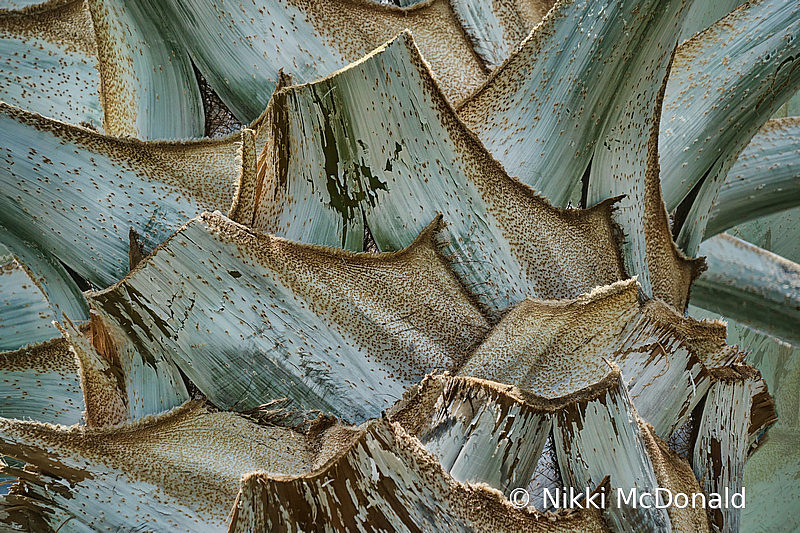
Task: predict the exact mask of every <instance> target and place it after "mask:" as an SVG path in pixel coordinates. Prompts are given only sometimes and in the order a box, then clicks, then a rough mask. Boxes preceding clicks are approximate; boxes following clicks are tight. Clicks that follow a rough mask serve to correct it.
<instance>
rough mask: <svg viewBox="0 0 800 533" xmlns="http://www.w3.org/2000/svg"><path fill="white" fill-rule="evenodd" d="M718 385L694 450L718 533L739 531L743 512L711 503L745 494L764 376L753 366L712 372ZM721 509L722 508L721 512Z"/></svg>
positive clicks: (709, 399) (711, 394) (710, 393)
mask: <svg viewBox="0 0 800 533" xmlns="http://www.w3.org/2000/svg"><path fill="white" fill-rule="evenodd" d="M713 374H714V377H715V378H716V379H717V382H716V383H714V384H713V385H712V386H711V389H710V390H709V391H708V397H707V398H706V404H705V408H704V410H703V417H702V420H701V421H700V428H699V430H698V434H697V442H696V443H695V447H694V454H693V461H692V463H693V465H694V473H695V476H696V477H697V479H698V480H699V481H700V484H701V486H702V487H703V490H704V491H705V492H706V494H707V495H709V500H708V507H709V515H710V518H711V521H712V523H713V525H714V527H715V531H719V532H721V533H733V532H737V531H739V520H740V514H741V510H740V509H739V508H736V507H734V506H727V508H726V507H725V506H724V505H722V504H721V503H719V498H717V499H718V502H717V505H716V507H717V508H714V507H715V505H714V504H713V503H712V498H713V494H717V495H720V494H721V495H723V499H727V496H725V495H726V491H728V492H729V493H730V494H733V493H740V492H742V486H743V484H742V480H743V476H744V463H745V461H746V460H747V453H748V451H749V449H750V441H749V430H750V426H751V420H750V414H751V408H752V400H753V397H754V396H755V393H756V392H757V391H758V390H759V389H760V386H759V385H758V381H759V380H760V379H761V375H760V374H759V372H758V370H756V369H755V368H753V367H751V366H744V365H742V366H731V367H725V368H719V369H714V370H713ZM720 507H721V508H720Z"/></svg>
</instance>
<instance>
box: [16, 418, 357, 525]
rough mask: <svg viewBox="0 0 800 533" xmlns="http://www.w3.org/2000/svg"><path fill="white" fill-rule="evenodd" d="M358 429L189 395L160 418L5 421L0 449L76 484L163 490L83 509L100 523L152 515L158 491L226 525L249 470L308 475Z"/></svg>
mask: <svg viewBox="0 0 800 533" xmlns="http://www.w3.org/2000/svg"><path fill="white" fill-rule="evenodd" d="M354 432H355V433H354ZM355 434H360V433H359V432H358V431H356V430H354V429H348V428H345V427H341V426H340V425H338V424H336V423H335V422H334V423H333V425H331V426H330V427H328V428H327V429H325V430H324V431H322V432H320V433H319V434H311V433H310V434H309V435H304V434H301V433H297V432H295V431H293V430H290V429H286V428H280V427H272V426H260V425H257V424H254V423H252V422H250V421H248V420H247V419H245V418H243V417H241V416H239V415H236V414H233V413H221V412H217V413H215V412H210V411H209V410H208V409H207V408H205V407H203V406H202V405H200V404H199V403H197V402H190V403H188V404H186V405H184V406H182V407H180V408H178V409H175V410H172V411H170V412H168V413H164V414H162V415H159V416H157V417H148V418H146V419H143V420H140V421H138V422H136V423H128V424H122V425H118V426H111V427H107V428H102V429H92V428H86V427H72V428H63V427H56V426H50V425H43V424H38V423H34V422H20V421H8V420H0V449H1V450H2V453H4V454H11V455H14V456H16V457H18V458H20V459H22V460H25V461H26V462H28V463H29V464H31V465H33V466H34V467H37V468H38V470H37V472H38V473H39V474H40V475H41V476H53V477H56V478H58V477H61V478H63V479H66V480H67V481H69V482H70V483H73V484H75V483H81V480H86V479H89V480H93V482H94V483H99V484H100V485H106V484H119V485H120V490H121V491H122V486H123V485H126V484H127V485H130V486H138V487H140V488H145V487H148V486H150V487H153V489H151V490H156V491H157V492H156V493H144V494H141V496H140V498H141V502H140V503H139V505H140V507H136V508H135V509H134V508H128V509H127V510H126V512H127V513H131V516H126V517H114V515H113V514H112V513H108V515H107V516H105V517H104V518H101V517H86V516H80V520H82V521H87V520H89V521H90V520H91V519H93V518H96V519H98V520H107V522H99V523H101V524H105V525H107V526H108V525H113V524H114V523H116V524H118V526H119V527H124V526H125V527H131V526H132V524H134V523H136V522H135V521H136V519H137V516H138V517H139V519H140V520H143V521H144V520H146V521H147V522H152V518H153V517H152V516H150V515H149V513H153V509H152V508H149V506H148V504H147V502H148V500H150V499H151V498H152V499H156V500H159V499H161V500H163V501H170V499H174V500H173V501H179V502H181V503H182V505H183V506H185V507H184V508H183V509H182V510H177V509H176V511H175V512H177V513H185V512H189V511H187V509H189V510H191V513H194V516H195V517H196V518H197V519H202V520H208V521H209V522H208V523H209V524H214V525H216V527H219V525H220V524H221V523H224V521H225V516H226V515H227V513H228V511H229V510H230V508H231V506H232V504H233V502H234V499H235V497H236V493H237V492H238V490H239V480H240V478H241V476H242V475H243V474H246V473H248V472H251V471H259V470H265V471H269V472H273V473H275V474H282V475H297V474H301V473H303V472H306V471H308V470H310V469H312V468H315V465H316V464H317V463H318V462H320V461H325V460H326V457H327V456H328V455H330V454H331V453H332V452H330V451H328V450H327V449H328V448H331V447H333V448H335V449H337V450H339V449H341V448H347V447H348V446H349V444H350V443H351V442H352V440H353V438H354V435H355ZM328 440H329V441H330V442H326V441H328ZM35 480H36V476H33V478H32V481H33V482H36V481H35ZM83 485H84V487H83V488H82V487H81V486H77V487H75V486H73V490H74V491H75V492H76V494H75V495H74V497H75V498H77V497H78V494H80V493H81V490H91V489H88V487H91V486H92V485H91V483H84V484H83ZM156 487H157V489H156ZM118 504H119V505H120V507H123V506H124V505H126V504H125V502H124V501H122V502H118ZM201 524H202V522H201ZM198 527H202V526H201V525H198Z"/></svg>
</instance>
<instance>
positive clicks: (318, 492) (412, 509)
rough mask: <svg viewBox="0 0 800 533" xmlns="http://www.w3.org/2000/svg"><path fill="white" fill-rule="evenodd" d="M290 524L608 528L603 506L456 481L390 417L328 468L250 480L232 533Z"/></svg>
mask: <svg viewBox="0 0 800 533" xmlns="http://www.w3.org/2000/svg"><path fill="white" fill-rule="evenodd" d="M433 502H437V503H436V504H433ZM288 524H291V526H290V529H289V530H290V531H372V530H374V529H375V528H380V529H382V530H385V531H403V530H411V531H417V530H420V528H422V529H430V530H436V531H442V532H445V531H464V530H466V531H486V532H487V533H488V532H490V531H491V532H506V531H508V532H511V531H520V532H522V531H530V532H538V531H542V532H544V531H548V532H551V531H564V532H566V531H585V532H594V531H597V532H605V531H608V529H607V527H606V526H605V523H604V521H603V519H602V517H601V515H600V513H599V511H580V512H572V513H559V514H557V515H555V514H542V513H538V512H536V511H534V510H532V509H530V508H528V509H522V510H520V509H515V508H514V507H513V506H511V504H510V503H509V502H508V501H507V500H506V499H505V498H504V497H503V496H502V495H501V494H500V493H498V492H497V491H495V490H493V489H489V488H487V487H485V486H481V485H475V484H462V483H459V482H457V481H454V480H453V479H452V478H450V477H449V476H448V475H447V473H445V472H444V471H442V469H441V467H440V466H439V465H438V463H437V462H436V461H435V459H434V458H433V457H431V456H430V455H428V454H427V453H426V452H425V451H424V449H423V448H421V447H420V445H419V443H418V442H417V441H416V439H414V438H413V437H410V436H409V435H408V434H407V433H406V432H405V431H403V429H402V428H401V427H400V426H398V425H396V424H391V423H389V422H388V421H386V420H379V421H376V422H373V423H371V424H370V425H369V426H368V427H367V428H366V430H365V432H364V433H363V434H362V435H361V436H360V438H359V439H358V440H357V441H356V442H354V443H353V444H352V445H351V447H350V448H349V449H346V450H343V451H342V453H341V454H340V455H338V456H337V457H335V458H333V459H332V460H331V461H329V462H328V463H327V464H326V465H324V466H323V467H322V468H320V469H317V470H314V471H311V472H309V473H307V474H304V475H302V476H287V477H283V476H280V477H279V476H272V475H269V474H267V473H254V474H252V475H250V476H246V477H245V478H244V479H243V480H242V488H241V492H240V494H239V497H238V499H237V503H236V505H235V506H234V509H233V518H232V522H231V528H230V531H231V532H234V533H237V532H245V531H246V532H261V531H270V530H272V529H274V528H275V527H282V526H284V525H288Z"/></svg>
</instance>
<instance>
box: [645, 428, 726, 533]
mask: <svg viewBox="0 0 800 533" xmlns="http://www.w3.org/2000/svg"><path fill="white" fill-rule="evenodd" d="M638 424H639V428H640V430H641V433H642V437H643V440H644V443H645V446H646V447H647V453H648V454H649V455H650V460H651V461H652V463H653V468H654V470H655V473H656V479H657V480H658V486H659V487H662V488H666V489H669V490H671V491H672V493H673V494H675V493H678V492H682V493H684V494H689V495H691V494H693V493H697V492H702V489H701V488H700V485H699V484H698V483H697V478H695V477H694V472H692V467H691V466H690V465H689V463H688V462H687V461H686V460H685V459H682V458H681V457H679V456H678V454H676V453H675V452H673V451H672V450H670V449H669V446H667V443H666V442H664V441H663V440H661V439H659V438H658V437H657V436H656V435H655V433H654V432H653V427H652V426H650V425H649V424H647V423H646V422H644V421H642V420H641V419H639V420H638ZM667 512H668V513H669V518H670V521H671V526H672V531H675V532H685V533H690V532H695V533H703V532H708V531H710V529H709V523H708V517H707V516H706V512H705V509H701V508H697V509H693V508H692V507H691V506H689V507H687V508H685V509H679V508H678V507H675V506H670V507H668V508H667Z"/></svg>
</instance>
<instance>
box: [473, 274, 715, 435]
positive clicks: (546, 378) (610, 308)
mask: <svg viewBox="0 0 800 533" xmlns="http://www.w3.org/2000/svg"><path fill="white" fill-rule="evenodd" d="M686 322H689V323H690V324H691V327H692V329H693V330H694V331H695V332H697V333H698V334H705V336H706V337H707V336H709V335H711V334H714V333H716V332H715V331H713V330H715V329H716V327H715V325H713V324H712V325H708V324H704V323H702V322H697V321H693V320H690V319H684V318H683V317H680V316H678V315H676V314H675V313H674V312H673V311H671V310H670V309H669V308H668V306H666V305H664V304H663V303H659V302H656V301H647V302H642V301H641V298H640V294H639V286H638V284H637V283H636V281H635V280H628V281H623V282H618V283H615V284H614V285H611V286H608V287H603V288H599V289H596V290H594V291H592V293H590V294H588V295H584V296H581V297H579V298H577V299H574V300H559V301H541V300H526V301H524V302H523V303H521V304H519V305H518V306H517V307H516V308H514V309H513V310H512V311H511V312H510V313H509V314H508V315H506V317H505V318H504V319H503V321H502V322H500V324H498V326H497V327H495V328H494V329H493V330H492V332H491V333H490V334H489V336H488V337H487V339H486V340H485V341H484V342H483V343H482V344H481V346H480V347H479V348H478V349H477V350H476V351H475V353H474V354H473V355H472V356H471V357H470V359H469V360H468V361H467V362H466V364H465V365H464V366H463V367H462V368H461V369H460V370H459V375H462V376H472V377H476V378H481V379H488V380H492V381H497V382H501V383H506V384H509V385H514V386H517V387H519V388H520V389H523V390H528V391H533V392H535V393H536V394H539V395H541V396H543V397H546V398H556V397H559V396H564V395H567V394H570V393H572V392H573V391H575V390H579V389H581V388H584V387H588V386H590V385H592V384H593V383H596V382H597V381H599V380H601V379H602V378H603V377H604V376H605V375H607V374H608V365H607V363H606V362H605V361H606V360H610V361H613V362H615V363H617V364H618V365H619V366H620V367H621V369H622V373H623V376H624V378H625V382H626V384H627V386H628V388H629V391H630V394H631V397H632V398H633V401H634V403H635V404H636V408H637V410H638V411H639V414H640V415H641V416H642V417H643V418H644V419H645V420H648V422H650V423H652V424H653V425H654V426H655V428H656V433H657V434H658V435H659V436H660V437H662V438H664V439H669V437H670V436H671V435H672V433H673V432H674V431H675V429H676V428H677V427H679V426H680V425H681V424H682V423H683V421H685V420H686V418H687V417H688V416H689V415H690V414H691V412H692V410H693V409H694V407H695V405H697V403H698V402H699V401H700V399H701V398H702V397H703V396H704V394H705V392H706V390H708V387H709V384H710V382H711V380H710V377H709V375H708V372H707V371H706V370H705V367H704V365H703V362H704V361H706V360H714V359H715V357H714V356H715V355H716V354H709V349H713V350H716V348H717V347H716V346H715V345H712V344H710V343H706V345H702V344H698V346H692V345H691V344H690V342H691V339H690V336H689V335H687V334H686V332H685V331H684V330H685V329H686V328H685V326H684V323H686ZM709 330H711V331H709ZM698 336H699V335H698ZM721 338H722V344H723V345H724V331H722V337H721Z"/></svg>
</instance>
